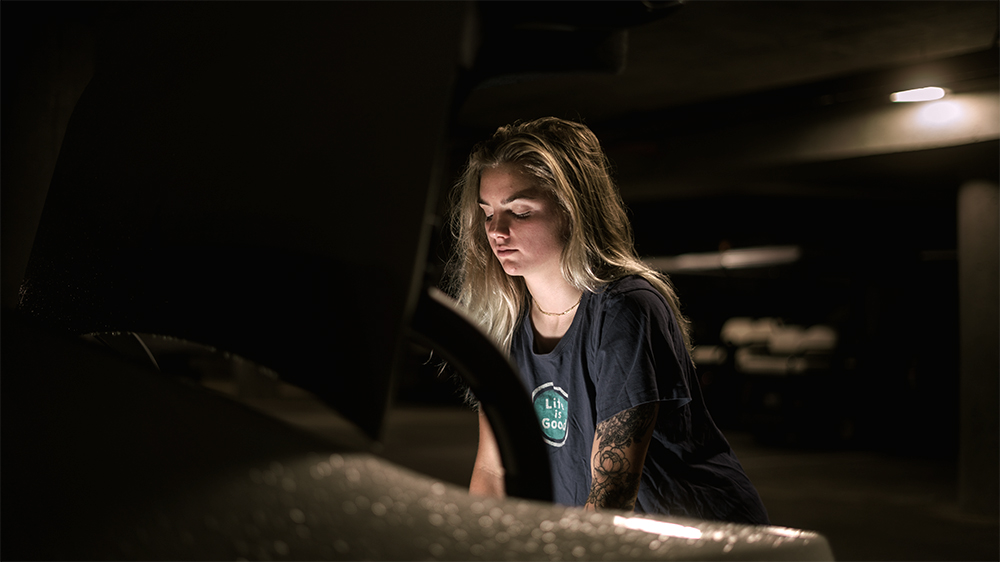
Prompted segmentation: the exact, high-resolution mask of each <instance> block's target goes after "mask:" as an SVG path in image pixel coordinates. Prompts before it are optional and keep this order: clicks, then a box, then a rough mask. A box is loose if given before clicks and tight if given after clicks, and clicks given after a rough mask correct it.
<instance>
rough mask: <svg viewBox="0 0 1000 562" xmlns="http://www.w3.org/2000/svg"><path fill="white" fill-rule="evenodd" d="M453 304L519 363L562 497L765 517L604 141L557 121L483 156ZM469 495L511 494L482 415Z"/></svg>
mask: <svg viewBox="0 0 1000 562" xmlns="http://www.w3.org/2000/svg"><path fill="white" fill-rule="evenodd" d="M453 203H454V204H453V211H452V228H453V231H454V233H455V235H456V245H457V246H456V253H455V255H454V257H453V259H452V261H451V263H450V264H449V267H450V272H451V276H450V280H451V288H452V290H453V291H452V292H453V293H454V294H456V295H457V297H458V300H459V303H460V304H461V305H462V306H463V307H464V308H465V309H466V310H467V311H468V312H469V313H470V314H471V315H472V316H473V317H474V318H476V319H477V320H478V321H479V322H480V323H481V325H482V327H483V328H484V329H485V330H486V331H487V333H488V334H489V335H490V336H492V337H493V338H494V340H495V341H496V342H497V344H498V345H499V346H500V347H501V349H503V350H504V351H506V352H508V353H509V354H510V356H511V358H512V359H513V361H514V362H515V364H516V365H517V367H518V369H519V371H520V374H521V377H522V382H524V384H525V386H526V387H527V390H528V392H529V393H530V395H531V398H532V402H533V404H534V408H535V412H536V413H537V415H538V418H539V423H540V424H541V426H542V432H543V434H544V437H545V442H546V443H547V445H548V450H549V454H550V459H551V462H552V473H553V488H554V492H555V501H556V502H557V503H561V504H565V505H583V506H586V508H587V509H602V508H616V509H626V510H631V509H635V510H636V511H639V512H646V513H661V514H669V515H675V516H691V517H698V518H702V519H713V520H723V521H734V522H741V523H751V524H765V523H767V514H766V511H765V510H764V507H763V505H762V504H761V501H760V497H759V496H758V494H757V492H756V490H755V489H754V487H753V485H752V484H751V483H750V480H749V479H748V478H747V476H746V474H745V473H744V472H743V469H742V467H741V466H740V463H739V461H738V460H737V459H736V456H735V454H734V453H733V451H732V449H731V448H730V446H729V444H728V443H727V442H726V440H725V438H724V437H723V436H722V434H721V433H720V432H719V430H718V428H717V427H716V426H715V424H714V422H713V421H712V418H711V417H710V416H709V414H708V411H707V410H706V409H705V405H704V402H703V400H702V396H701V390H700V388H699V386H698V384H697V381H696V378H695V372H694V367H693V364H692V361H691V359H690V356H689V354H688V348H689V336H688V323H687V321H686V320H685V319H684V318H683V316H681V314H680V309H679V306H678V302H677V298H676V296H675V294H674V291H673V288H672V287H671V285H670V283H669V281H668V279H667V278H666V277H665V276H663V275H661V274H659V273H657V272H655V271H652V270H651V269H649V267H647V266H645V265H644V264H643V263H642V262H641V261H640V260H639V259H638V257H637V256H636V254H635V250H634V248H633V243H632V232H631V226H630V225H629V222H628V218H627V216H626V213H625V208H624V205H623V203H622V201H621V198H620V196H619V194H618V191H617V189H616V187H615V185H614V183H613V182H612V180H611V177H610V174H609V165H608V161H607V158H606V156H605V155H604V152H603V150H602V149H601V146H600V143H599V142H598V140H597V138H596V137H595V136H594V134H593V133H592V132H591V131H590V130H589V129H588V128H587V127H585V126H583V125H581V124H578V123H573V122H569V121H565V120H561V119H556V118H552V117H549V118H543V119H538V120H536V121H531V122H527V123H520V124H514V125H510V126H507V127H502V128H500V129H499V130H497V132H496V133H495V134H494V135H493V137H492V138H490V139H489V140H488V141H486V142H484V143H482V144H481V145H479V146H477V147H476V148H475V149H474V150H473V152H472V154H471V156H470V157H469V162H468V165H467V167H466V170H465V173H464V175H463V177H462V179H461V180H460V181H459V184H458V186H457V187H456V190H455V194H454V202H453ZM479 425H480V438H479V449H478V453H477V457H476V463H475V468H474V469H473V474H472V481H471V483H470V492H471V493H473V494H478V495H487V496H494V497H502V496H503V495H504V484H503V466H502V464H501V462H500V455H499V451H498V448H497V444H496V440H495V438H494V437H493V433H492V431H491V429H490V425H489V422H488V421H487V419H486V417H485V416H484V415H483V414H482V412H480V416H479Z"/></svg>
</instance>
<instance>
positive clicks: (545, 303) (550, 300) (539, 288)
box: [525, 275, 583, 315]
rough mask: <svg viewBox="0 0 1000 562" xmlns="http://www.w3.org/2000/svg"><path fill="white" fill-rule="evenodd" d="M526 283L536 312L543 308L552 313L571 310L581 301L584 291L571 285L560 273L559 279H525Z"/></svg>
mask: <svg viewBox="0 0 1000 562" xmlns="http://www.w3.org/2000/svg"><path fill="white" fill-rule="evenodd" d="M525 285H527V287H528V292H529V293H530V294H531V299H532V300H533V301H534V308H535V309H536V310H535V312H538V310H537V309H541V310H542V311H544V312H547V313H549V314H552V315H557V314H560V313H562V312H564V311H567V310H569V309H570V308H571V307H573V306H574V305H576V304H577V303H579V302H580V298H581V297H582V295H583V293H582V292H581V291H580V289H577V288H576V287H574V286H572V285H570V284H569V283H567V282H566V280H565V279H563V278H562V276H561V275H560V276H559V278H558V279H553V280H549V281H548V282H541V283H539V282H537V281H536V282H534V283H533V282H531V281H529V280H528V279H525Z"/></svg>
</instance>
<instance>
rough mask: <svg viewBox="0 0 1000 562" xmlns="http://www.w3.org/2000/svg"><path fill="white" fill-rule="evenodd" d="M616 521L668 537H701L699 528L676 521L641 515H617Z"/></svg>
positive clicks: (622, 524) (621, 525)
mask: <svg viewBox="0 0 1000 562" xmlns="http://www.w3.org/2000/svg"><path fill="white" fill-rule="evenodd" d="M614 522H615V525H617V526H619V527H626V528H629V529H635V530H637V531H645V532H647V533H652V534H654V535H666V536H668V537H677V538H679V539H700V538H701V531H700V530H699V529H696V528H694V527H686V526H684V525H678V524H676V523H667V522H666V521H655V520H653V519H643V518H641V517H622V516H620V515H615V521H614Z"/></svg>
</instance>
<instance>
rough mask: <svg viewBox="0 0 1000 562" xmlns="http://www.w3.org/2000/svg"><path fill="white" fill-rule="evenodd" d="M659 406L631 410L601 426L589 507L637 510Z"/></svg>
mask: <svg viewBox="0 0 1000 562" xmlns="http://www.w3.org/2000/svg"><path fill="white" fill-rule="evenodd" d="M658 410H659V406H658V405H657V404H656V403H652V404H643V405H641V406H636V407H635V408H629V409H628V410H625V411H623V412H620V413H618V414H616V415H614V416H612V417H610V418H608V419H607V420H604V421H603V422H601V423H599V424H597V432H596V434H595V436H594V448H593V455H594V456H593V459H592V461H591V471H592V481H591V486H590V496H589V497H588V498H587V507H588V508H594V509H600V508H614V509H633V508H634V507H635V499H636V496H637V494H638V493H639V478H640V476H641V475H642V465H643V463H644V461H645V458H646V449H647V448H648V446H649V438H650V436H651V435H652V429H653V425H654V423H655V421H656V414H657V411H658Z"/></svg>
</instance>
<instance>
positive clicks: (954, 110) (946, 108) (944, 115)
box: [919, 101, 962, 125]
mask: <svg viewBox="0 0 1000 562" xmlns="http://www.w3.org/2000/svg"><path fill="white" fill-rule="evenodd" d="M961 117H962V106H961V105H959V104H958V103H956V102H953V101H939V102H935V103H932V104H928V105H927V106H925V107H922V108H920V115H919V119H920V122H921V123H924V124H926V125H946V124H948V123H952V122H955V121H957V120H958V119H960V118H961Z"/></svg>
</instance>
